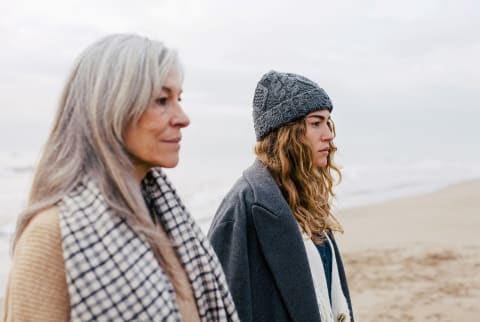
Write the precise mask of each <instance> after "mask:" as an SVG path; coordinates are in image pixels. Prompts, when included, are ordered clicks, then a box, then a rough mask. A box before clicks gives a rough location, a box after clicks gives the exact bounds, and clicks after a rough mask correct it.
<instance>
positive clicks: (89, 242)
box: [59, 168, 239, 322]
mask: <svg viewBox="0 0 480 322" xmlns="http://www.w3.org/2000/svg"><path fill="white" fill-rule="evenodd" d="M142 191H143V193H144V194H146V195H147V199H148V204H149V205H150V207H153V209H152V210H153V211H152V216H153V217H154V220H155V222H160V223H161V224H162V225H163V227H164V229H165V231H166V232H167V234H168V236H169V238H170V240H171V241H172V243H173V246H174V248H175V249H176V252H177V255H178V257H179V260H180V262H181V263H182V265H183V267H184V269H185V271H186V273H187V275H188V277H189V280H190V282H191V285H192V289H193V292H194V296H195V299H196V303H197V308H198V312H199V315H200V318H201V320H202V321H204V322H206V321H235V322H236V321H239V319H238V317H237V313H236V311H235V306H234V303H233V300H232V297H231V295H230V293H229V291H228V287H227V283H226V280H225V276H224V273H223V271H222V268H221V265H220V263H219V261H218V259H217V256H216V255H215V253H214V251H213V249H212V248H211V246H210V244H209V242H208V241H207V239H206V238H205V236H204V235H203V233H202V232H201V230H200V228H199V227H198V226H197V224H196V223H195V222H194V220H193V219H192V217H191V216H190V215H189V213H188V211H187V210H186V209H185V206H184V205H183V203H182V202H181V201H180V198H179V197H178V195H177V194H176V192H175V189H174V188H173V186H172V184H171V183H170V182H169V180H168V179H167V177H166V175H165V174H164V173H163V172H162V170H161V169H159V168H156V169H152V170H151V171H150V172H149V173H148V174H147V176H146V178H145V179H144V180H143V182H142ZM59 207H60V224H61V234H62V247H63V255H64V260H65V271H66V275H67V283H68V292H69V295H70V306H71V314H70V316H71V321H107V320H108V321H180V315H179V313H178V308H177V305H176V300H175V291H174V289H173V286H172V284H171V283H170V281H169V278H168V276H167V274H166V273H165V272H164V270H163V269H162V267H161V266H160V265H159V263H158V261H157V260H156V258H155V256H154V254H153V251H152V249H151V247H150V246H149V244H148V243H147V242H146V241H145V239H144V238H143V237H142V236H139V235H137V234H136V233H135V232H134V231H133V230H132V229H131V227H130V226H129V225H128V224H127V223H126V221H125V219H123V218H121V217H120V216H116V215H115V214H114V213H113V210H112V209H111V208H110V207H109V206H108V205H107V203H106V201H105V200H104V198H103V196H102V194H101V193H100V190H99V189H98V187H97V185H96V183H95V182H94V181H93V180H86V181H85V182H83V183H80V184H79V185H78V186H77V187H76V188H75V189H74V190H73V191H72V192H71V193H70V194H69V195H68V196H66V197H64V198H63V199H62V200H61V202H60V203H59Z"/></svg>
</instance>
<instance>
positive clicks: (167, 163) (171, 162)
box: [158, 158, 179, 168]
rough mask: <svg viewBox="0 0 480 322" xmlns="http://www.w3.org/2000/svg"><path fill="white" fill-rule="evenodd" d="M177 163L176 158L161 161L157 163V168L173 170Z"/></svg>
mask: <svg viewBox="0 0 480 322" xmlns="http://www.w3.org/2000/svg"><path fill="white" fill-rule="evenodd" d="M178 161H179V160H178V158H175V159H171V160H163V161H162V162H159V163H158V166H159V167H162V168H175V167H176V166H177V165H178Z"/></svg>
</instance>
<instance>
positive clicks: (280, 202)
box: [208, 160, 353, 322]
mask: <svg viewBox="0 0 480 322" xmlns="http://www.w3.org/2000/svg"><path fill="white" fill-rule="evenodd" d="M208 236H209V238H210V241H211V243H212V245H213V248H214V249H215V251H216V252H217V255H218V257H219V259H220V262H221V263H222V266H223V269H224V271H225V274H226V276H227V282H228V285H229V287H230V291H231V293H232V295H233V299H234V301H235V305H236V307H237V311H238V314H239V317H240V320H241V321H243V322H260V321H276V322H282V321H295V322H320V314H319V311H318V310H319V309H318V305H317V300H316V296H315V290H314V287H313V280H312V277H311V272H310V267H309V264H308V259H307V254H306V251H305V247H304V243H303V240H302V237H301V234H300V230H299V228H298V224H297V222H296V220H295V218H294V216H293V214H292V212H291V210H290V207H289V205H288V203H287V201H286V200H285V199H284V198H283V195H282V193H281V192H280V189H279V188H278V186H277V184H276V183H275V181H274V179H273V177H272V176H271V174H270V172H269V171H268V170H267V168H266V167H265V166H264V165H263V164H262V163H261V162H260V161H259V160H256V161H255V163H254V164H253V165H252V166H251V167H250V168H248V169H247V170H245V171H244V173H243V176H242V177H241V178H240V179H239V180H238V181H237V182H236V183H235V185H234V186H233V187H232V189H231V190H230V192H229V193H228V194H227V196H226V197H225V198H224V200H223V202H222V204H221V205H220V207H219V209H218V210H217V213H216V215H215V217H214V219H213V222H212V226H211V227H210V231H209V232H208ZM330 237H332V243H333V246H334V253H335V256H336V260H337V265H338V269H339V275H340V280H341V284H342V289H343V292H344V294H345V296H346V298H347V301H348V305H349V307H350V312H351V315H352V316H351V321H352V322H353V313H352V312H353V311H352V306H351V300H350V295H349V291H348V286H347V280H346V277H345V271H344V268H343V263H342V259H341V257H340V254H339V251H338V248H337V245H336V243H335V241H334V239H333V236H332V235H330Z"/></svg>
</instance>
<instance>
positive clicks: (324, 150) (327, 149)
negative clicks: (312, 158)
mask: <svg viewBox="0 0 480 322" xmlns="http://www.w3.org/2000/svg"><path fill="white" fill-rule="evenodd" d="M318 152H330V148H324V149H321V150H319V151H318Z"/></svg>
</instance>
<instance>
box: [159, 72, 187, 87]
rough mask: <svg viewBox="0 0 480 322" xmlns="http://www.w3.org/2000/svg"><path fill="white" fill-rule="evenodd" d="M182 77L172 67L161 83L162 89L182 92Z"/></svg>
mask: <svg viewBox="0 0 480 322" xmlns="http://www.w3.org/2000/svg"><path fill="white" fill-rule="evenodd" d="M182 83H183V77H182V73H181V72H180V70H179V69H178V68H175V67H173V68H172V69H170V71H169V72H168V74H167V76H166V77H165V81H164V82H163V85H162V89H163V90H165V89H166V90H170V91H176V92H179V91H181V90H182Z"/></svg>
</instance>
